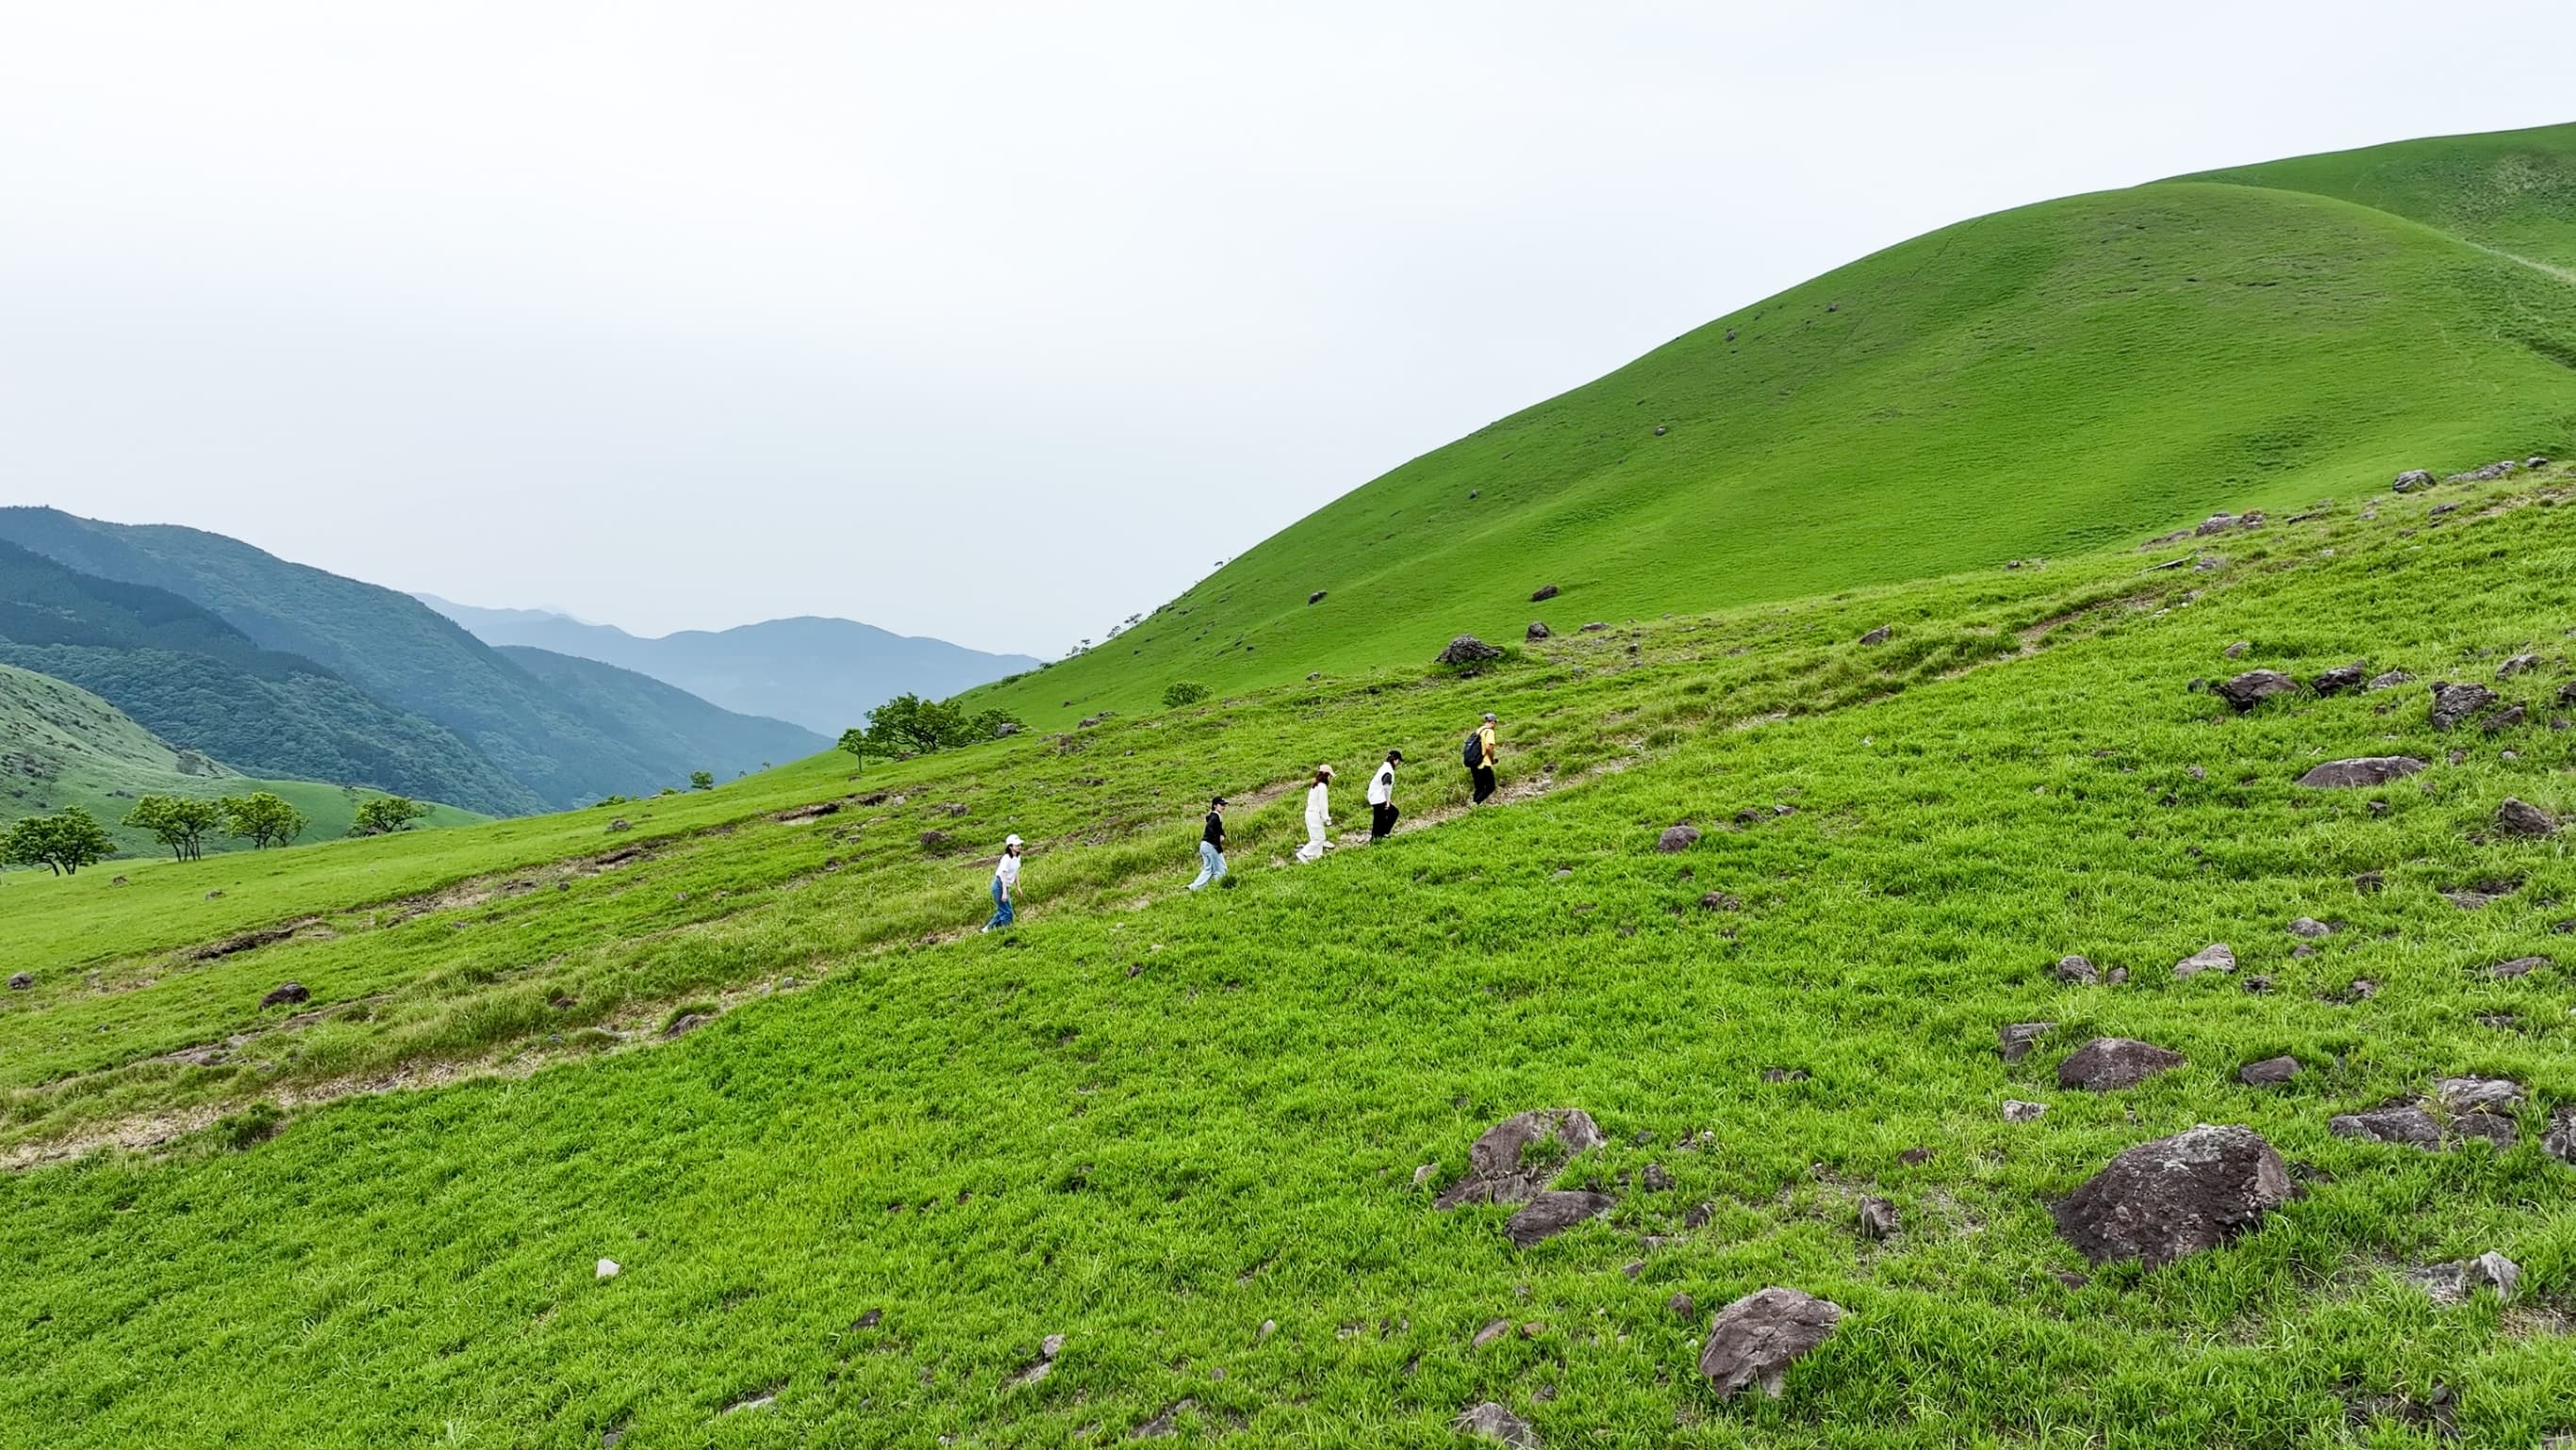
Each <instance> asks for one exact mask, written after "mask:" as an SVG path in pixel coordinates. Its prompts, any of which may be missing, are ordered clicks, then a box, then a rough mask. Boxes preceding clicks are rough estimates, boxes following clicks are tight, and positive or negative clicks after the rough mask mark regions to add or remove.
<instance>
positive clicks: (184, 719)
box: [0, 508, 829, 814]
mask: <svg viewBox="0 0 2576 1450" xmlns="http://www.w3.org/2000/svg"><path fill="white" fill-rule="evenodd" d="M7 546H15V547H7ZM0 549H5V552H0V662H6V663H10V664H15V665H18V666H20V667H21V668H25V669H28V670H33V671H36V672H38V673H41V674H45V675H48V676H51V677H54V678H57V679H62V680H67V681H69V682H71V683H72V684H75V685H77V686H80V687H81V688H83V689H86V690H88V691H90V692H91V693H93V694H95V695H98V696H100V697H102V698H103V699H105V700H106V701H107V702H109V703H110V704H112V705H113V706H115V707H116V708H117V709H119V710H121V711H123V712H125V713H126V714H128V715H130V716H131V717H133V718H134V719H135V720H136V721H138V722H139V723H140V724H141V725H142V726H143V727H144V728H146V729H148V730H150V731H151V732H152V733H153V734H155V735H157V736H158V737H160V738H161V739H162V740H163V741H164V742H166V743H167V744H169V745H170V746H171V747H173V748H175V749H181V750H189V751H196V752H200V753H202V754H204V755H206V756H209V757H211V758H213V759H215V760H218V761H221V762H222V763H223V764H224V765H226V766H229V767H232V768H234V769H237V770H243V771H246V772H253V773H257V774H262V775H270V774H274V775H278V776H293V777H300V778H305V779H312V780H320V781H326V782H329V783H332V784H335V785H356V786H374V787H378V788H382V789H387V790H396V791H400V792H401V793H403V794H406V795H412V796H415V797H417V798H422V799H429V800H439V801H445V802H448V803H450V804H452V805H457V806H462V807H465V808H467V809H470V810H475V811H481V812H485V813H490V814H520V813H524V812H528V811H534V810H540V809H548V808H556V807H564V806H571V805H576V804H579V803H581V802H584V801H587V800H594V799H597V798H599V797H601V796H605V795H612V794H618V795H632V794H639V793H646V792H650V791H654V790H658V789H661V788H664V787H668V786H685V785H686V784H687V783H688V779H689V775H690V773H691V772H692V771H696V770H705V771H709V772H711V773H713V774H715V775H717V776H718V777H720V778H722V777H730V776H733V775H735V774H739V773H741V772H744V771H748V770H754V769H758V768H759V767H761V766H762V765H764V764H768V763H771V762H776V761H785V760H790V759H794V758H796V757H799V756H802V755H808V754H811V753H813V752H814V751H817V750H821V749H823V748H825V746H826V745H828V743H829V742H828V741H826V740H825V739H823V738H822V737H821V736H819V735H816V734H814V733H813V732H810V731H807V730H804V729H801V728H799V727H797V726H795V725H791V724H788V723H786V722H784V721H780V720H775V719H757V718H751V717H747V716H744V715H739V714H735V713H733V712H730V711H727V710H723V709H720V708H718V707H716V706H714V705H711V704H708V703H707V702H706V701H704V700H702V699H693V698H691V697H689V696H688V695H687V694H686V693H684V692H683V691H681V690H677V689H673V688H671V687H669V686H667V685H664V684H662V683H660V682H658V681H655V680H653V679H648V678H645V677H644V676H642V675H640V674H638V673H635V672H633V671H629V670H625V669H609V668H603V667H601V666H599V665H596V664H594V663H592V662H590V661H589V660H586V659H574V658H564V657H561V656H554V655H549V654H547V653H546V652H544V651H542V650H528V651H514V652H511V653H504V652H502V651H500V650H497V649H495V648H493V647H492V646H490V645H487V644H485V643H484V642H483V641H481V640H479V639H477V638H475V637H474V636H473V635H472V634H469V633H467V632H466V631H465V630H464V629H463V628H461V627H459V626H458V625H456V624H455V623H453V622H452V621H450V620H448V619H447V618H445V617H444V616H442V615H440V614H438V613H436V612H435V611H433V610H431V609H429V608H428V607H426V606H425V605H422V604H421V603H419V602H418V601H416V600H414V599H412V598H410V597H409V596H407V595H403V594H400V593H397V592H395V591H393V590H390V589H384V588H380V587H378V586H376V585H373V584H366V583H362V582H360V581H358V580H355V579H348V578H343V577H341V576H339V575H336V574H331V573H327V572H325V571H323V570H320V569H314V568H308V567H306V566H304V565H300V564H293V563H289V562H287V561H285V560H282V559H279V558H277V557H275V556H273V555H270V554H267V553H264V552H262V551H260V550H258V549H256V548H253V547H251V546H250V545H248V544H245V543H242V542H241V541H240V540H237V539H231V538H226V537H224V536H223V535H220V534H210V533H205V532H202V531H200V530H196V529H187V528H179V527H175V526H169V525H128V524H113V523H104V522H100V521H97V520H92V519H83V518H79V517H76V516H74V515H71V514H67V513H63V512H61V511H59V510H56V509H49V508H0Z"/></svg>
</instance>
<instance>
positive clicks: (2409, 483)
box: [2389, 468, 2433, 493]
mask: <svg viewBox="0 0 2576 1450" xmlns="http://www.w3.org/2000/svg"><path fill="white" fill-rule="evenodd" d="M2389 486H2390V487H2391V488H2394V489H2395V490H2397V491H2398V492H2399V493H2413V492H2414V491H2415V490H2417V489H2419V488H2431V487H2432V486H2433V474H2432V472H2431V470H2429V469H2423V468H2410V469H2408V470H2406V471H2405V472H2404V473H2401V474H2399V475H2397V481H2396V482H2395V483H2393V484H2391V485H2389Z"/></svg>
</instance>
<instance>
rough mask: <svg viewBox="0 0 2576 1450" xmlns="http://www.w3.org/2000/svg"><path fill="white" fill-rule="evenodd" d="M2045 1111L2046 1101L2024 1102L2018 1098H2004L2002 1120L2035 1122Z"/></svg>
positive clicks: (2046, 1108) (2008, 1121)
mask: <svg viewBox="0 0 2576 1450" xmlns="http://www.w3.org/2000/svg"><path fill="white" fill-rule="evenodd" d="M2047 1112H2048V1104H2046V1103H2026V1102H2023V1101H2021V1100H2020V1099H2019V1098H2006V1099H2004V1121H2005V1122H2007V1123H2035V1122H2038V1121H2039V1120H2040V1118H2041V1117H2042V1116H2044V1115H2046V1113H2047Z"/></svg>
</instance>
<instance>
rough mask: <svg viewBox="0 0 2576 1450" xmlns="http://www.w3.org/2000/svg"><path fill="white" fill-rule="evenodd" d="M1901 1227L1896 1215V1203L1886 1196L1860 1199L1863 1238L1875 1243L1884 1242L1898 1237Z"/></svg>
mask: <svg viewBox="0 0 2576 1450" xmlns="http://www.w3.org/2000/svg"><path fill="white" fill-rule="evenodd" d="M1899 1227H1901V1224H1900V1221H1899V1220H1898V1218H1897V1215H1896V1205H1895V1204H1892V1203H1890V1202H1888V1201H1887V1200H1886V1199H1884V1198H1863V1199H1862V1200H1861V1201H1860V1236H1861V1237H1862V1238H1865V1239H1868V1240H1870V1241H1871V1242H1873V1243H1877V1242H1884V1241H1885V1240H1888V1239H1891V1238H1894V1237H1896V1233H1897V1230H1898V1228H1899Z"/></svg>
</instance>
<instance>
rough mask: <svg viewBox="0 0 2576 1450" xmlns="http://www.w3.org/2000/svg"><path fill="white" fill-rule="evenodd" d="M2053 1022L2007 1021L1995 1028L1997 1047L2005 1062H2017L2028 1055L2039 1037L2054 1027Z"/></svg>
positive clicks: (2045, 1034) (2044, 1035)
mask: <svg viewBox="0 0 2576 1450" xmlns="http://www.w3.org/2000/svg"><path fill="white" fill-rule="evenodd" d="M2056 1026H2057V1024H2056V1023H2054V1022H2007V1023H2005V1024H2004V1025H2003V1026H2001V1027H1998V1028H1996V1029H1995V1036H1996V1038H1997V1040H1998V1049H1999V1050H2000V1051H2001V1052H2002V1053H2003V1059H2004V1061H2006V1062H2019V1061H2021V1060H2022V1059H2023V1058H2025V1057H2028V1056H2030V1050H2031V1048H2032V1047H2034V1046H2036V1045H2037V1044H2038V1042H2039V1039H2041V1038H2043V1037H2046V1036H2047V1035H2048V1034H2049V1033H2050V1032H2051V1031H2052V1030H2054V1029H2055V1028H2056Z"/></svg>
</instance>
